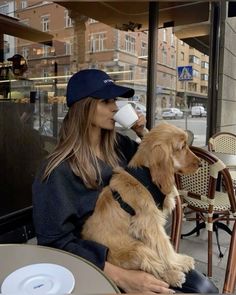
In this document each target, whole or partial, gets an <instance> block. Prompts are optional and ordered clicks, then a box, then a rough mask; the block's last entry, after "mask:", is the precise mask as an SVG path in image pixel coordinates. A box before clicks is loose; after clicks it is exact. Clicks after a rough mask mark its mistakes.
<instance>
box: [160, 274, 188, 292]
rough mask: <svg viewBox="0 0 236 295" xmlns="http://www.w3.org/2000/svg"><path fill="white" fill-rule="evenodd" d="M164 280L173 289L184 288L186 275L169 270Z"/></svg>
mask: <svg viewBox="0 0 236 295" xmlns="http://www.w3.org/2000/svg"><path fill="white" fill-rule="evenodd" d="M163 280H164V281H165V282H166V283H168V284H169V285H171V286H172V287H180V288H181V287H182V284H183V283H184V282H185V274H184V273H183V272H182V271H177V270H167V271H166V273H165V275H164V277H163Z"/></svg>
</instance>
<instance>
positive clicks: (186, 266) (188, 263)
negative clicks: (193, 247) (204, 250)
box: [178, 254, 195, 272]
mask: <svg viewBox="0 0 236 295" xmlns="http://www.w3.org/2000/svg"><path fill="white" fill-rule="evenodd" d="M178 263H179V264H180V269H181V271H183V272H189V271H190V270H191V269H194V264H195V261H194V259H193V257H190V256H188V255H184V254H178Z"/></svg>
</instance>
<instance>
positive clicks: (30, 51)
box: [14, 0, 208, 112]
mask: <svg viewBox="0 0 236 295" xmlns="http://www.w3.org/2000/svg"><path fill="white" fill-rule="evenodd" d="M14 5H15V8H14V9H15V10H14V12H15V17H17V18H18V19H20V21H21V22H23V23H24V24H27V25H29V26H31V27H34V28H37V29H38V30H41V31H43V32H48V33H50V34H52V35H53V36H54V38H53V41H52V44H50V45H47V44H39V43H32V42H29V41H27V40H23V39H19V38H18V39H17V44H16V48H15V53H19V54H21V55H23V56H24V57H25V58H26V59H27V61H28V72H27V75H28V77H31V78H34V79H35V87H36V88H37V89H41V90H43V91H45V92H48V93H54V94H55V89H56V95H60V96H63V95H65V88H66V83H67V81H68V79H69V77H70V75H71V74H73V73H74V72H76V71H77V70H79V69H82V68H86V67H89V68H99V69H102V70H105V71H106V72H108V73H109V74H110V75H111V77H112V78H113V79H114V80H116V81H117V82H118V83H120V84H122V85H124V86H129V87H133V88H135V92H136V94H135V95H136V96H135V99H138V100H140V101H141V102H143V103H146V79H147V54H148V32H147V31H144V32H131V31H120V30H117V29H115V28H112V27H109V26H107V25H105V24H103V23H101V22H98V21H96V20H93V19H90V18H88V17H85V16H81V15H74V14H73V11H72V12H69V11H68V10H66V9H65V8H64V7H62V6H60V5H59V4H57V3H53V2H51V1H37V0H30V1H27V0H16V1H15V2H14ZM157 55H158V56H157V86H156V98H157V99H156V111H157V112H160V110H161V109H162V108H164V107H170V106H178V107H180V108H184V107H186V105H185V101H184V97H185V92H186V93H187V105H188V106H190V105H193V104H198V103H201V104H204V105H205V104H206V98H207V78H208V57H207V56H204V55H202V54H201V53H200V52H199V51H197V50H195V49H194V48H190V47H189V46H188V45H187V44H185V43H183V42H182V41H180V40H178V39H177V38H176V37H175V36H174V34H173V32H172V28H162V29H159V31H158V50H157ZM183 65H191V66H192V67H193V80H192V81H189V82H187V83H184V82H180V81H178V77H177V71H176V68H177V67H178V66H183ZM37 78H38V79H37Z"/></svg>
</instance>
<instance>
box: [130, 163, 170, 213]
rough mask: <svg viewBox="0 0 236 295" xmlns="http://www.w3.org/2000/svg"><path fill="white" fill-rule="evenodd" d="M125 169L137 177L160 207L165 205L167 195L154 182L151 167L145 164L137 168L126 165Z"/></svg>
mask: <svg viewBox="0 0 236 295" xmlns="http://www.w3.org/2000/svg"><path fill="white" fill-rule="evenodd" d="M125 171H126V172H128V173H129V174H130V175H131V176H133V177H134V178H136V179H137V180H138V181H139V182H140V183H141V184H142V185H143V186H144V187H145V188H146V189H147V190H148V191H149V192H150V194H151V195H152V197H153V199H154V201H155V203H156V205H157V206H158V207H160V208H162V207H163V202H164V199H165V195H164V194H163V193H162V192H161V191H160V189H159V188H158V187H157V186H156V185H155V184H154V183H153V182H152V177H151V174H150V170H149V168H147V167H145V166H142V167H137V168H133V167H126V168H125Z"/></svg>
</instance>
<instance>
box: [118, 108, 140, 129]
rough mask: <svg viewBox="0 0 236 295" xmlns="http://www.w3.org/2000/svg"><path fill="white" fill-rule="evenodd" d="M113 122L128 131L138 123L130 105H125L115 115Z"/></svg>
mask: <svg viewBox="0 0 236 295" xmlns="http://www.w3.org/2000/svg"><path fill="white" fill-rule="evenodd" d="M114 120H115V121H116V122H117V123H119V124H120V125H121V126H123V127H125V128H127V129H129V128H131V127H132V126H133V125H134V124H135V123H136V122H137V121H138V115H137V113H136V111H135V110H134V108H133V107H132V105H131V104H130V103H127V104H125V105H124V106H122V107H121V108H120V109H119V110H118V111H117V112H116V113H115V115H114Z"/></svg>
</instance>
